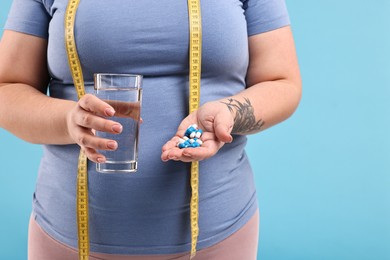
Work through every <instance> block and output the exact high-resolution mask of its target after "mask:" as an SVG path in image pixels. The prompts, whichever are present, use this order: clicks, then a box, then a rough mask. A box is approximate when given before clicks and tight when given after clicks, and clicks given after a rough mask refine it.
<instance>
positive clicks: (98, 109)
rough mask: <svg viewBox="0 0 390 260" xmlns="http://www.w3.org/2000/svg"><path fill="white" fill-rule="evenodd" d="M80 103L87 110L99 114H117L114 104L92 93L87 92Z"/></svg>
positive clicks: (108, 115) (109, 115)
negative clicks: (111, 104)
mask: <svg viewBox="0 0 390 260" xmlns="http://www.w3.org/2000/svg"><path fill="white" fill-rule="evenodd" d="M78 104H79V106H80V107H81V108H82V109H84V110H85V111H88V112H92V113H93V114H95V115H98V116H107V117H111V116H113V115H114V114H115V109H114V108H113V107H112V106H110V105H109V104H107V103H106V102H104V101H103V100H101V99H99V98H97V97H95V96H94V95H91V94H85V95H84V96H83V97H82V98H81V99H80V100H79V102H78Z"/></svg>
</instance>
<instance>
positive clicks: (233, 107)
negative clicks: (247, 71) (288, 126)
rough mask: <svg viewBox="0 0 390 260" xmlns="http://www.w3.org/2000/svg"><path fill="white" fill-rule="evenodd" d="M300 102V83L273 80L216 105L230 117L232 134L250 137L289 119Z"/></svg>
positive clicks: (254, 86) (252, 87)
mask: <svg viewBox="0 0 390 260" xmlns="http://www.w3.org/2000/svg"><path fill="white" fill-rule="evenodd" d="M300 98H301V87H300V83H294V82H292V81H288V80H275V81H267V82H262V83H258V84H255V85H253V86H251V87H249V88H247V89H245V90H244V91H242V92H240V93H239V94H237V95H234V96H231V97H229V98H226V99H223V100H221V101H220V102H221V103H223V104H225V105H226V108H227V109H229V110H230V112H231V113H232V114H233V117H234V125H233V130H232V134H254V133H257V132H259V131H262V130H264V129H266V128H269V127H271V126H273V125H275V124H278V123H280V122H282V121H283V120H285V119H287V118H288V117H289V116H291V115H292V113H293V112H294V111H295V109H296V108H297V106H298V103H299V101H300Z"/></svg>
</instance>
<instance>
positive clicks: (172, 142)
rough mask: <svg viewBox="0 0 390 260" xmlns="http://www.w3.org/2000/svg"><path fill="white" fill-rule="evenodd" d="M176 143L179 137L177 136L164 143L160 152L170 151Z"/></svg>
mask: <svg viewBox="0 0 390 260" xmlns="http://www.w3.org/2000/svg"><path fill="white" fill-rule="evenodd" d="M178 142H179V137H178V136H175V137H173V138H172V139H171V140H169V141H168V142H166V143H165V144H164V145H163V147H162V152H165V151H167V150H170V149H172V148H174V147H177V143H178Z"/></svg>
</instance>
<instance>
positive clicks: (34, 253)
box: [28, 211, 259, 260]
mask: <svg viewBox="0 0 390 260" xmlns="http://www.w3.org/2000/svg"><path fill="white" fill-rule="evenodd" d="M28 233H29V235H28V259H29V260H77V259H78V253H77V250H76V249H74V248H72V247H69V246H67V245H64V244H62V243H61V242H58V241H57V240H54V239H53V238H52V237H50V236H49V235H48V234H47V233H46V232H45V231H43V230H42V228H41V227H40V226H39V225H38V224H37V222H36V221H35V220H34V219H33V218H30V226H29V231H28ZM258 234H259V212H258V211H257V212H256V214H255V215H254V216H253V217H252V218H251V219H250V220H249V222H248V223H246V224H245V225H244V226H243V227H242V228H241V229H240V230H238V231H237V232H235V233H234V234H232V235H231V236H229V237H228V238H226V239H225V240H223V241H221V242H219V243H218V244H216V245H213V246H211V247H208V248H205V249H202V250H200V251H198V252H197V254H196V256H195V258H193V259H194V260H219V259H221V260H229V259H231V260H241V259H245V260H255V259H256V255H257V243H258ZM89 259H91V260H95V259H107V260H168V259H172V260H173V259H175V260H184V259H185V260H187V259H189V253H181V254H172V255H140V256H135V255H133V256H130V255H111V254H101V253H93V252H92V253H91V254H90V257H89Z"/></svg>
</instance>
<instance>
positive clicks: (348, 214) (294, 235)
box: [0, 0, 390, 260]
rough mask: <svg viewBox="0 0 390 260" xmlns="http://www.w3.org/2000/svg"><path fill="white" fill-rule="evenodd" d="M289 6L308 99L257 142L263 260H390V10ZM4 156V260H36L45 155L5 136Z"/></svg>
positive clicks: (326, 2) (0, 158)
mask: <svg viewBox="0 0 390 260" xmlns="http://www.w3.org/2000/svg"><path fill="white" fill-rule="evenodd" d="M10 3H11V0H1V4H0V28H2V26H3V25H4V22H5V18H6V14H7V12H8V9H9V7H10ZM287 4H288V8H289V11H290V16H291V20H292V22H293V30H294V34H295V39H296V45H297V50H298V56H299V60H300V65H301V72H302V77H303V88H304V91H303V99H302V102H301V104H300V107H299V109H298V110H297V112H296V113H295V115H294V116H293V117H292V118H290V119H289V120H288V121H286V122H284V123H282V124H280V125H278V126H276V127H274V128H272V129H269V130H267V131H265V132H263V133H261V134H258V135H256V136H251V137H250V144H249V147H248V153H249V156H250V157H251V159H252V162H253V168H254V170H255V172H256V184H257V187H258V198H259V201H260V210H261V234H260V244H259V259H262V260H273V259H277V260H279V259H283V260H290V259H291V260H292V259H299V260H306V259H307V260H312V259H332V260H339V259H340V260H341V259H343V260H344V259H354V260H360V259H362V260H363V259H375V260H382V259H390V136H389V135H390V120H389V114H390V33H389V27H390V15H389V13H390V1H388V0H377V1H373V2H367V1H352V0H344V1H336V0H318V1H293V0H288V2H287ZM0 59H1V57H0ZM0 148H1V149H0V162H1V164H0V178H1V181H0V208H1V214H0V259H26V255H27V253H26V251H27V246H26V245H27V225H28V218H29V214H30V210H31V198H32V192H33V189H34V182H35V178H36V171H37V168H38V164H39V158H40V155H41V149H40V147H39V146H35V145H31V144H27V143H25V142H23V141H20V140H19V139H17V138H15V137H13V136H12V135H10V134H9V133H7V132H5V131H4V130H2V129H0Z"/></svg>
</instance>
